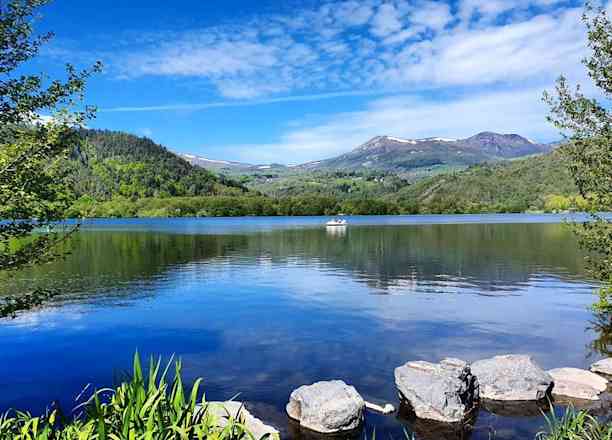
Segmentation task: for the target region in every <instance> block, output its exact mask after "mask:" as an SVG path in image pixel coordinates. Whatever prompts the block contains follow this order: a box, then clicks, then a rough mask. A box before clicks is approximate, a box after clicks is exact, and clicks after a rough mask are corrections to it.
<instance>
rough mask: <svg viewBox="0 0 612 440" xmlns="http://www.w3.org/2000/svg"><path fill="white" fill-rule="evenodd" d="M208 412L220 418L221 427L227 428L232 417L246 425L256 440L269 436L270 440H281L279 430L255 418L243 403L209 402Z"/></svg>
mask: <svg viewBox="0 0 612 440" xmlns="http://www.w3.org/2000/svg"><path fill="white" fill-rule="evenodd" d="M208 411H209V412H210V413H211V414H214V415H215V416H216V417H218V418H219V422H218V423H219V426H222V427H223V426H226V425H227V420H228V418H229V417H231V418H233V419H236V420H239V421H241V422H242V423H244V425H245V426H246V428H247V429H248V430H249V431H250V433H251V434H253V437H254V438H255V440H259V439H261V438H262V437H263V436H264V435H267V434H269V435H270V440H280V434H279V432H278V430H277V429H276V428H273V427H272V426H268V425H266V424H265V423H264V422H262V421H261V420H259V419H258V418H256V417H254V416H253V415H252V414H251V413H250V412H249V411H248V410H247V409H246V408H245V406H244V404H243V403H242V402H234V401H227V402H208Z"/></svg>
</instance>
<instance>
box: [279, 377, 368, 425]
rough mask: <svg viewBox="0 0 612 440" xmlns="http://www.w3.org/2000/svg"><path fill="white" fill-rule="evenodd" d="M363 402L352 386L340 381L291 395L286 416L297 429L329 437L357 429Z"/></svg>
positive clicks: (315, 385) (320, 384) (361, 417)
mask: <svg viewBox="0 0 612 440" xmlns="http://www.w3.org/2000/svg"><path fill="white" fill-rule="evenodd" d="M364 409H365V402H364V400H363V398H362V397H361V396H360V395H359V393H358V392H357V391H356V390H355V388H353V387H352V386H349V385H347V384H346V383H344V382H343V381H341V380H332V381H325V382H316V383H313V384H312V385H303V386H301V387H299V388H298V389H296V390H294V391H293V392H292V393H291V396H290V398H289V403H288V404H287V414H288V415H289V417H291V418H292V419H294V420H296V421H297V422H299V424H300V427H302V428H306V429H309V430H311V431H315V432H319V433H323V434H331V433H340V432H345V431H353V430H356V429H357V428H359V427H360V426H361V423H362V422H363V414H364Z"/></svg>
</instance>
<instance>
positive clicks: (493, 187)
mask: <svg viewBox="0 0 612 440" xmlns="http://www.w3.org/2000/svg"><path fill="white" fill-rule="evenodd" d="M577 194H578V190H577V188H576V186H575V185H574V183H573V180H572V179H571V177H570V175H569V172H568V168H567V165H566V163H565V162H564V159H563V156H562V155H561V153H560V152H558V151H555V152H553V153H549V154H545V155H541V156H533V157H529V158H526V159H517V160H514V161H509V162H501V163H495V164H484V165H476V166H473V167H471V168H469V169H467V170H465V171H461V172H457V173H449V174H440V175H438V176H434V177H430V178H427V179H423V180H421V181H418V182H416V183H415V184H413V185H409V186H406V187H404V188H402V189H401V190H399V191H398V192H397V193H395V194H392V195H391V196H390V197H389V200H393V201H395V202H396V203H397V204H398V205H400V206H402V207H403V208H404V209H407V210H408V211H412V212H466V213H467V212H523V211H528V210H537V211H542V210H545V211H560V210H567V209H574V208H575V207H576V205H578V207H580V203H581V202H582V201H581V200H580V198H578V197H576V196H577Z"/></svg>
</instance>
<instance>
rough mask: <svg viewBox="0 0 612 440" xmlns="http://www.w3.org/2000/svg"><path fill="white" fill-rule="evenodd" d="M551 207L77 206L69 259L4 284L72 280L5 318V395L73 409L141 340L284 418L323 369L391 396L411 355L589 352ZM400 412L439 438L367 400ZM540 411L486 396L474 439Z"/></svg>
mask: <svg viewBox="0 0 612 440" xmlns="http://www.w3.org/2000/svg"><path fill="white" fill-rule="evenodd" d="M560 219H561V218H560V217H556V216H515V215H508V216H416V217H358V218H350V219H349V222H350V223H351V225H350V226H349V227H348V229H347V230H346V231H344V232H342V231H335V232H333V233H332V231H326V230H325V228H324V227H322V226H321V225H322V224H323V223H324V221H325V220H326V219H323V218H271V219H268V218H247V219H172V220H162V219H159V220H98V221H88V222H87V223H86V224H85V226H84V228H83V230H82V232H80V233H79V236H78V237H77V239H76V241H75V242H74V246H73V252H72V254H71V255H70V256H69V257H68V258H67V259H66V260H65V261H61V262H56V263H53V264H52V265H48V266H45V267H44V268H42V269H36V270H32V271H28V272H25V273H23V274H21V275H20V276H19V278H18V279H16V280H4V281H3V282H2V283H3V285H4V289H5V290H13V289H15V288H17V289H22V288H26V287H31V286H33V285H45V286H61V287H62V288H63V289H64V290H65V291H66V294H65V295H64V296H63V297H62V298H61V300H59V301H56V302H55V303H54V304H53V305H51V306H50V307H47V308H45V309H43V310H39V311H35V312H30V313H25V314H23V315H21V316H19V317H18V318H17V319H14V320H4V321H0V341H1V342H0V411H4V410H6V409H8V408H12V407H18V408H21V409H30V410H32V411H35V412H38V411H41V410H43V409H44V408H45V406H46V405H48V404H49V403H50V402H52V401H54V400H57V401H59V402H60V403H61V405H62V407H63V408H71V407H72V406H74V403H73V402H74V400H73V398H74V396H76V395H77V394H78V393H79V392H80V391H81V389H82V387H83V385H85V384H88V383H92V384H93V385H96V386H99V387H102V386H106V385H110V384H113V383H114V382H115V381H116V380H117V378H118V377H120V375H121V374H122V373H124V372H126V371H128V370H129V367H130V365H131V359H132V356H133V354H134V351H135V350H136V349H138V350H139V351H140V352H141V353H142V354H143V355H144V356H149V355H151V354H155V355H163V356H169V355H171V354H173V353H174V354H177V355H178V356H180V357H181V358H182V359H183V364H184V370H185V373H186V376H187V377H188V378H189V379H193V378H194V377H198V376H203V377H204V379H205V384H206V391H207V397H208V398H209V399H211V400H212V399H214V400H219V399H228V398H231V397H233V396H234V395H235V394H236V393H238V392H239V393H241V394H240V399H242V400H245V401H248V402H249V403H250V405H251V408H253V409H254V411H255V412H256V413H257V414H259V415H261V416H263V418H264V419H266V420H267V421H269V422H271V423H273V424H276V425H277V426H279V427H280V428H281V429H283V430H286V429H287V420H286V416H285V414H284V409H283V408H284V405H285V404H286V401H287V399H288V396H289V394H290V392H291V391H292V390H293V389H294V388H296V387H298V386H300V385H302V384H306V383H312V382H314V381H317V380H325V379H335V378H340V379H344V380H345V381H347V382H348V383H350V384H353V385H355V386H356V387H357V389H358V390H359V391H360V392H361V393H362V395H363V396H364V397H365V398H366V399H368V400H373V401H381V402H384V401H389V402H393V403H394V404H395V403H396V402H397V397H396V390H395V386H394V382H393V369H394V368H395V367H397V366H399V365H401V364H403V363H405V362H406V361H408V360H415V359H424V360H429V361H438V360H440V359H441V358H442V357H446V356H452V357H459V358H463V359H466V360H468V361H474V360H477V359H480V358H483V357H489V356H493V355H496V354H503V353H528V354H532V355H533V356H534V357H535V358H536V359H537V361H538V362H539V363H540V364H541V365H542V366H543V367H545V368H554V367H560V366H571V367H586V366H588V365H589V364H590V363H591V362H594V361H595V360H597V359H599V358H601V357H602V354H601V353H600V352H598V351H597V350H596V348H597V347H599V348H601V346H602V344H603V345H604V346H605V342H603V343H602V335H601V334H599V333H598V331H597V330H596V329H594V328H593V316H592V315H591V313H590V312H589V311H588V309H587V307H588V305H589V304H591V303H592V302H593V300H594V296H593V293H592V292H593V288H594V285H593V284H592V283H591V282H589V281H588V280H587V278H586V275H585V271H584V267H583V256H582V255H581V254H580V253H579V252H578V250H577V246H576V243H575V241H574V239H573V237H572V235H571V233H570V232H569V231H568V230H567V229H566V228H565V227H564V226H563V225H562V224H559V221H560ZM600 351H601V350H600ZM403 425H406V426H408V427H409V428H410V429H413V428H414V429H416V431H417V434H420V435H421V437H420V438H431V439H433V438H447V437H446V436H444V435H442V434H433V433H431V432H429V431H432V430H433V431H435V428H436V427H433V428H432V427H431V426H429V425H427V426H423V425H422V424H419V423H417V424H414V423H411V422H409V421H405V420H402V419H398V418H396V417H383V416H377V415H374V414H368V418H367V429H368V430H370V429H372V428H373V427H376V431H377V436H380V435H383V436H385V437H386V438H388V436H387V434H390V435H392V436H394V437H396V438H397V437H399V436H400V433H401V429H402V426H403ZM542 427H543V420H542V418H540V417H537V416H523V417H507V416H504V415H503V413H502V414H492V413H489V412H487V411H484V410H481V411H480V414H479V416H478V418H477V420H476V422H475V428H474V430H473V432H472V434H471V437H470V438H472V439H488V438H489V432H491V431H492V430H494V431H495V433H496V437H495V438H497V439H505V438H529V437H533V435H534V434H535V433H536V432H538V431H539V430H540V429H541V428H542ZM427 432H429V433H427ZM381 438H382V437H381Z"/></svg>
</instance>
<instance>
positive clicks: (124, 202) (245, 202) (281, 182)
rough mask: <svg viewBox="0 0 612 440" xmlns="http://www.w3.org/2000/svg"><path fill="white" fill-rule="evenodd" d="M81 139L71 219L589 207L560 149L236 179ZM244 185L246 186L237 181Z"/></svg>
mask: <svg viewBox="0 0 612 440" xmlns="http://www.w3.org/2000/svg"><path fill="white" fill-rule="evenodd" d="M81 136H82V139H83V142H82V145H81V146H80V147H79V148H78V149H76V150H75V151H74V154H73V156H72V158H71V160H70V163H69V167H70V173H69V178H70V180H71V182H72V184H73V187H74V191H75V193H76V195H77V202H76V203H75V205H74V206H73V208H72V209H71V212H70V215H71V216H96V217H138V216H140V217H145V216H151V217H164V216H235V215H333V214H336V213H338V212H343V213H346V214H399V213H405V214H408V213H472V212H523V211H529V210H533V211H561V210H568V209H575V208H576V206H578V207H580V202H581V200H580V198H577V197H576V195H577V190H576V188H575V186H574V184H573V183H572V180H571V178H570V176H569V174H568V172H567V166H566V164H565V163H564V162H563V159H562V156H561V154H560V153H559V152H557V151H555V152H553V153H549V154H545V155H540V156H532V157H528V158H523V159H516V160H512V161H503V162H495V163H492V164H479V165H474V166H472V167H470V168H468V169H466V170H463V171H454V172H450V171H449V172H446V173H441V174H437V175H435V176H429V177H425V178H420V179H419V178H417V177H414V178H412V179H406V178H402V177H399V176H397V175H395V174H394V173H391V172H376V171H339V170H338V171H311V172H304V171H303V172H300V173H297V174H293V175H292V174H285V175H283V174H282V173H281V174H278V173H276V172H275V170H271V169H265V170H261V172H258V173H256V174H249V175H245V176H242V177H241V178H240V177H239V176H236V177H234V178H232V179H230V178H227V177H224V176H223V175H217V174H214V173H213V172H211V171H209V170H206V169H204V168H200V167H196V166H194V165H191V164H190V163H189V162H187V161H186V160H184V159H183V158H181V157H179V156H177V155H175V154H174V153H172V152H170V151H169V150H167V149H166V148H164V147H163V146H161V145H158V144H155V143H154V142H153V141H151V140H150V139H147V138H142V137H137V136H133V135H130V134H127V133H121V132H112V131H100V130H82V132H81ZM430 172H434V171H430ZM438 172H439V171H438ZM239 178H240V179H241V182H242V183H238V182H237V180H233V179H239ZM243 184H245V185H247V186H249V187H250V188H251V191H248V190H247V189H246V187H245V186H243Z"/></svg>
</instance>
